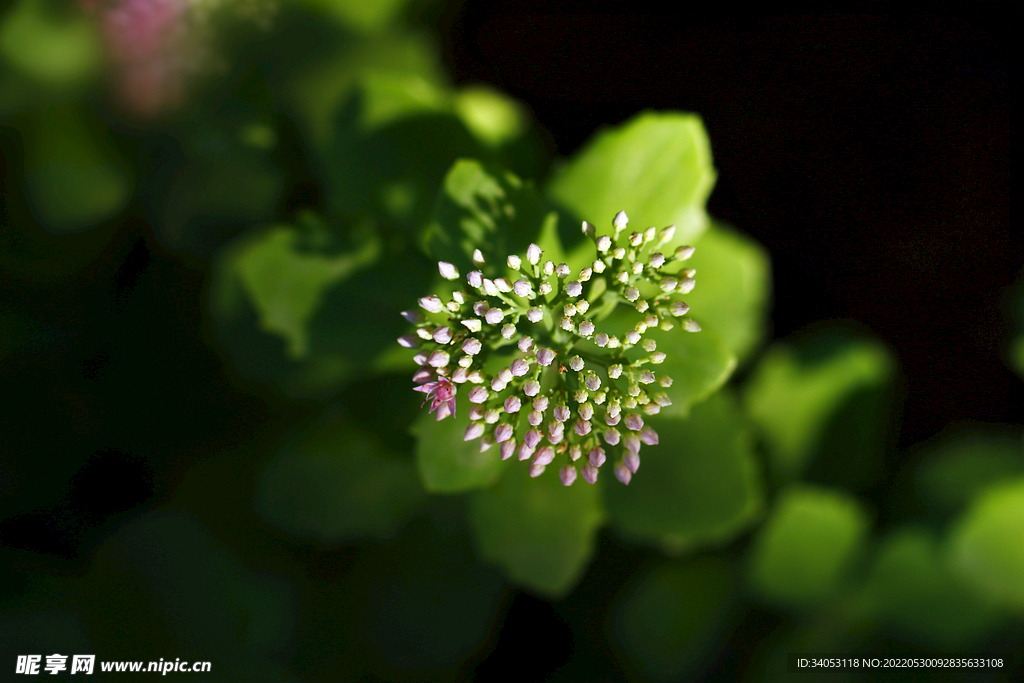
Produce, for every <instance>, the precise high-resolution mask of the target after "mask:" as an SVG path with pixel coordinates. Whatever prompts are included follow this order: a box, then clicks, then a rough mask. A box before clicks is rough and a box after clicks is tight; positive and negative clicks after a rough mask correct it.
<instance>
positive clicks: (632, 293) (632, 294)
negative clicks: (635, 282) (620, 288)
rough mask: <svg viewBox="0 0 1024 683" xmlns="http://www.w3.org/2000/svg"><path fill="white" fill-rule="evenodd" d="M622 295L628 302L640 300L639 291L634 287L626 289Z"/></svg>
mask: <svg viewBox="0 0 1024 683" xmlns="http://www.w3.org/2000/svg"><path fill="white" fill-rule="evenodd" d="M623 294H624V295H625V297H626V299H627V300H629V301H636V300H637V299H639V298H640V290H639V289H637V288H636V287H626V291H625V292H623Z"/></svg>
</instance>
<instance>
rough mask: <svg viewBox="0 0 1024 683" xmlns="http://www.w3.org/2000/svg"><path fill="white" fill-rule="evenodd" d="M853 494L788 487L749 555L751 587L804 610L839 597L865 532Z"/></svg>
mask: <svg viewBox="0 0 1024 683" xmlns="http://www.w3.org/2000/svg"><path fill="white" fill-rule="evenodd" d="M868 526H869V521H868V517H867V514H866V513H865V512H864V510H863V509H862V508H861V506H860V504H859V503H858V502H857V500H856V499H854V498H853V497H852V496H849V495H848V494H846V493H841V492H838V491H830V490H827V489H821V488H817V487H809V486H804V485H794V486H791V487H789V488H788V489H786V490H784V491H783V492H782V493H781V494H780V495H779V498H778V500H777V501H776V503H775V507H774V509H773V510H772V512H771V514H770V516H769V517H768V520H767V521H766V522H765V525H764V526H763V527H762V528H761V531H760V532H759V534H758V536H757V538H756V539H755V541H754V545H753V548H752V549H751V554H750V575H749V580H750V584H751V586H752V587H753V588H754V589H755V590H756V591H757V592H758V593H759V594H760V595H761V596H762V597H763V598H764V599H766V600H767V601H769V602H772V603H775V604H778V605H780V606H783V607H795V608H804V607H809V606H811V605H814V604H820V603H822V602H824V601H825V600H828V599H829V598H832V597H833V596H835V595H836V594H837V593H838V592H839V590H840V589H841V588H842V587H843V584H844V582H845V581H846V579H847V578H848V574H849V572H850V569H851V566H852V565H853V564H854V561H855V560H856V559H857V557H858V555H859V554H860V553H861V551H862V547H863V545H864V541H865V538H866V536H867V531H868Z"/></svg>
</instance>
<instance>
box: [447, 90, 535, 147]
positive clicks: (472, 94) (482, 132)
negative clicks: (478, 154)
mask: <svg viewBox="0 0 1024 683" xmlns="http://www.w3.org/2000/svg"><path fill="white" fill-rule="evenodd" d="M455 110H456V111H457V112H458V114H459V116H460V117H461V118H462V120H463V121H465V123H466V125H467V126H468V127H469V129H470V130H471V131H473V134H474V135H476V137H478V138H479V139H481V140H483V141H484V142H486V143H487V144H489V145H493V146H500V145H503V144H505V143H508V142H511V141H512V140H515V139H516V138H519V137H521V136H522V135H523V134H525V133H526V126H527V117H526V113H525V112H524V111H523V109H522V106H521V105H520V104H519V103H518V102H516V101H515V100H513V99H512V98H510V97H509V96H508V95H506V94H505V93H503V92H501V91H499V90H494V89H493V88H489V87H487V86H482V85H471V86H467V87H465V88H463V89H462V90H460V91H459V92H458V94H457V95H456V97H455Z"/></svg>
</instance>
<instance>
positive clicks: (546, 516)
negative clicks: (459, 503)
mask: <svg viewBox="0 0 1024 683" xmlns="http://www.w3.org/2000/svg"><path fill="white" fill-rule="evenodd" d="M492 450H497V449H492ZM523 470H524V468H516V470H515V471H512V472H508V473H507V474H506V475H505V476H504V477H502V478H501V480H499V481H498V483H497V484H495V485H494V486H493V487H491V488H487V489H482V490H480V491H477V492H475V493H474V494H473V495H472V496H471V497H470V499H469V519H470V524H471V527H472V530H473V535H474V537H475V538H476V543H477V547H478V548H479V551H480V556H481V558H483V559H484V561H486V562H490V563H494V564H497V565H498V566H500V567H501V568H502V570H503V571H504V572H505V574H506V575H507V576H508V577H509V579H510V580H511V581H513V582H514V583H516V584H519V585H520V586H523V587H524V588H527V589H528V590H531V591H535V592H537V593H540V594H541V595H545V596H553V597H558V596H562V595H565V594H566V593H568V592H569V591H570V590H572V588H573V587H574V586H575V584H576V582H577V581H578V580H579V578H580V576H581V575H582V574H583V570H584V569H585V568H586V566H587V563H588V562H589V561H590V557H591V555H593V552H594V544H595V536H596V534H597V530H598V529H599V528H600V527H601V525H602V524H603V523H604V519H605V513H604V506H603V505H602V503H601V494H600V489H598V488H597V487H596V486H591V485H589V484H587V483H585V482H584V481H583V480H582V479H580V480H578V481H577V482H576V483H575V484H574V485H572V486H569V487H565V486H563V485H562V483H561V481H560V480H559V477H558V473H557V472H555V471H551V470H549V471H547V472H544V473H542V474H541V475H540V476H538V477H536V478H531V477H528V476H527V474H526V472H525V471H523Z"/></svg>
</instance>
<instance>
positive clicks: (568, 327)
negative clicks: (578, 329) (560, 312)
mask: <svg viewBox="0 0 1024 683" xmlns="http://www.w3.org/2000/svg"><path fill="white" fill-rule="evenodd" d="M560 325H561V327H562V329H563V330H565V331H566V332H572V329H573V324H572V318H570V317H569V316H564V317H563V318H562V321H561V323H560Z"/></svg>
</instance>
